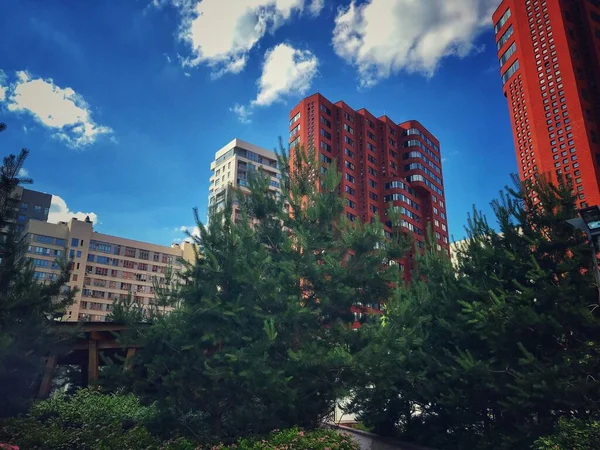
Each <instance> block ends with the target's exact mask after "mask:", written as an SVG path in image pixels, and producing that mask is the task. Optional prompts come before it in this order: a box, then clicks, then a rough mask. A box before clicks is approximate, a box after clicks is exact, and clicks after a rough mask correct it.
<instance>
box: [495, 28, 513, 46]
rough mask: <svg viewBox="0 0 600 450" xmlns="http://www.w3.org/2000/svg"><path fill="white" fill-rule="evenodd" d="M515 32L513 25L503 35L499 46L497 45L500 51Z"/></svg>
mask: <svg viewBox="0 0 600 450" xmlns="http://www.w3.org/2000/svg"><path fill="white" fill-rule="evenodd" d="M513 31H514V30H513V26H512V25H511V26H510V27H508V29H507V30H506V32H505V33H504V34H503V35H502V37H501V38H500V40H499V41H498V44H497V47H498V50H500V49H501V48H502V47H503V46H504V44H506V42H507V41H508V40H509V39H510V37H511V36H512V35H513Z"/></svg>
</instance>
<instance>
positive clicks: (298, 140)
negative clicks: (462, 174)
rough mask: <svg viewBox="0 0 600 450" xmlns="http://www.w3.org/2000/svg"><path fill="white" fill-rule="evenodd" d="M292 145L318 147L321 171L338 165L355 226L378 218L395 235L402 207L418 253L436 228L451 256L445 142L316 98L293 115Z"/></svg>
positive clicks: (413, 125) (417, 128)
mask: <svg viewBox="0 0 600 450" xmlns="http://www.w3.org/2000/svg"><path fill="white" fill-rule="evenodd" d="M289 142H290V147H291V148H294V147H295V146H296V145H303V146H304V147H305V148H309V147H310V146H313V147H314V149H315V153H316V157H317V158H319V160H320V161H321V163H322V167H325V166H326V165H327V164H328V163H330V162H332V161H333V160H334V158H335V159H336V160H337V164H338V170H339V171H340V173H341V174H342V181H341V186H340V195H342V194H343V195H345V197H346V215H347V216H348V217H349V218H350V219H351V220H361V221H363V222H369V221H372V220H373V219H374V218H379V219H380V221H381V222H382V223H383V224H384V225H385V227H386V232H388V233H389V232H390V231H391V229H390V227H389V226H388V225H387V223H388V222H389V218H388V217H387V215H386V211H387V209H388V208H390V207H394V208H398V209H399V210H400V211H401V213H402V219H403V222H402V224H403V226H404V227H405V229H406V230H407V231H412V232H414V236H415V238H416V241H417V245H418V246H419V247H423V246H424V242H425V239H426V234H427V226H428V224H431V226H432V230H433V235H434V239H435V240H436V245H437V247H438V249H439V250H442V249H443V251H445V252H448V253H449V244H448V223H447V220H446V199H445V196H444V183H443V176H442V162H441V156H440V144H439V142H438V140H437V139H436V138H435V137H434V136H433V135H432V134H431V133H430V132H429V131H428V130H427V129H426V128H425V127H424V126H423V125H421V124H420V123H419V122H417V121H414V120H413V121H408V122H404V123H401V124H396V123H395V122H393V121H392V120H391V119H390V118H389V117H387V116H382V117H379V118H377V117H375V116H374V115H373V114H371V113H370V112H369V111H367V110H366V109H360V110H358V111H355V110H353V109H352V108H350V107H349V106H348V105H347V104H345V103H344V102H337V103H331V102H330V101H329V100H327V99H326V98H325V97H323V96H322V95H320V94H315V95H312V96H310V97H307V98H305V99H304V100H302V101H301V102H300V103H299V104H298V105H296V107H295V108H294V109H292V111H291V112H290V139H289ZM293 157H294V153H293V152H292V154H291V158H292V161H291V163H292V164H293Z"/></svg>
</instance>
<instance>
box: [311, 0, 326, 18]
mask: <svg viewBox="0 0 600 450" xmlns="http://www.w3.org/2000/svg"><path fill="white" fill-rule="evenodd" d="M324 7H325V0H312V3H311V4H310V6H309V7H308V10H309V11H310V13H311V14H312V15H313V16H318V15H319V14H321V10H322V9H323V8H324Z"/></svg>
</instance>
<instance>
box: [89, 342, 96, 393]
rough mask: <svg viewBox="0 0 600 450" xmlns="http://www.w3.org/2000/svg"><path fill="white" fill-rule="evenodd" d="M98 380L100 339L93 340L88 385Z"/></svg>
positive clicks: (90, 351) (90, 348) (90, 349)
mask: <svg viewBox="0 0 600 450" xmlns="http://www.w3.org/2000/svg"><path fill="white" fill-rule="evenodd" d="M97 381H98V341H95V340H91V341H90V346H89V355H88V385H90V384H95V383H96V382H97Z"/></svg>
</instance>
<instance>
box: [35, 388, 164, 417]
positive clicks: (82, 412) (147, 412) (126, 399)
mask: <svg viewBox="0 0 600 450" xmlns="http://www.w3.org/2000/svg"><path fill="white" fill-rule="evenodd" d="M156 414H157V410H156V408H155V407H154V406H142V405H141V404H140V401H139V399H138V398H137V397H136V396H135V395H133V394H124V395H120V394H103V393H102V392H100V391H99V390H97V389H80V390H78V391H77V392H76V393H75V395H73V396H71V397H67V396H66V395H64V394H59V395H55V396H53V397H52V398H50V399H48V400H43V401H41V402H38V403H36V404H35V405H33V407H32V408H31V411H30V413H29V416H31V417H32V418H33V419H37V420H40V421H44V420H48V419H52V420H55V421H57V422H58V423H59V424H61V425H67V426H76V425H107V424H111V423H113V422H121V423H124V424H125V425H130V424H141V425H144V424H146V423H148V422H149V421H150V420H152V419H153V418H154V417H155V416H156Z"/></svg>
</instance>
